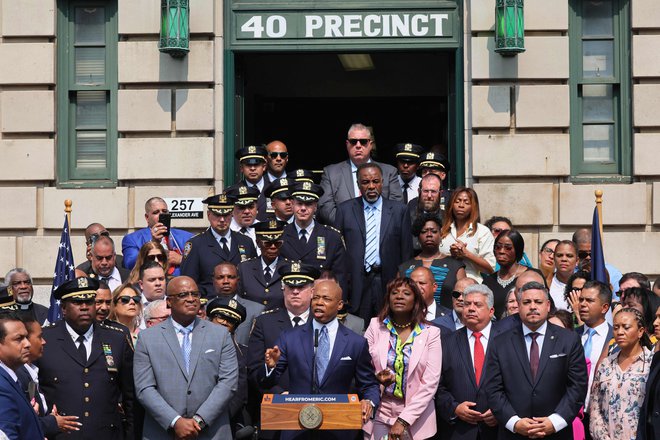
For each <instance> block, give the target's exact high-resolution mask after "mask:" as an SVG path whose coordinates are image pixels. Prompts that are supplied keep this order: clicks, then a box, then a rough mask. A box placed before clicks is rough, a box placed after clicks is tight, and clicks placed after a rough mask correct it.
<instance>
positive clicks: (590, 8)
mask: <svg viewBox="0 0 660 440" xmlns="http://www.w3.org/2000/svg"><path fill="white" fill-rule="evenodd" d="M613 32H614V18H613V13H612V0H590V1H584V2H583V3H582V36H585V37H593V36H613V35H614V33H613Z"/></svg>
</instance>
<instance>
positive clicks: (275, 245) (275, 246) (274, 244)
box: [260, 240, 284, 248]
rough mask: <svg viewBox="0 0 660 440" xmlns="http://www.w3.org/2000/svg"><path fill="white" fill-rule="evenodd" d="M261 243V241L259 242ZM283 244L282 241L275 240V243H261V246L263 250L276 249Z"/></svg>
mask: <svg viewBox="0 0 660 440" xmlns="http://www.w3.org/2000/svg"><path fill="white" fill-rule="evenodd" d="M260 241H261V240H260ZM282 244H284V241H282V240H277V241H261V245H262V246H263V247H265V248H271V247H274V248H278V247H280V246H282Z"/></svg>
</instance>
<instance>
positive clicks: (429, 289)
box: [410, 266, 438, 306]
mask: <svg viewBox="0 0 660 440" xmlns="http://www.w3.org/2000/svg"><path fill="white" fill-rule="evenodd" d="M410 279H411V280H413V281H414V282H415V284H417V288H418V289H419V291H420V292H421V293H422V296H423V297H424V302H425V303H426V305H427V306H430V305H431V303H432V302H433V301H434V300H435V298H434V296H433V295H434V293H435V290H436V289H437V288H438V284H437V283H436V282H435V278H434V277H433V272H431V269H429V268H428V267H424V266H419V267H418V268H416V269H415V270H413V271H412V272H411V273H410Z"/></svg>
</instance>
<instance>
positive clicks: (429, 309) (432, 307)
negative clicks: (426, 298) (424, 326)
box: [426, 301, 438, 321]
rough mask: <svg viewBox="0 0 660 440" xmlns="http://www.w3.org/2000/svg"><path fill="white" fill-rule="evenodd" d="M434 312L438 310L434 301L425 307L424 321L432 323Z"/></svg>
mask: <svg viewBox="0 0 660 440" xmlns="http://www.w3.org/2000/svg"><path fill="white" fill-rule="evenodd" d="M436 310H438V306H437V304H436V303H435V301H431V304H429V305H428V306H427V307H426V320H427V321H433V320H434V319H435V313H436Z"/></svg>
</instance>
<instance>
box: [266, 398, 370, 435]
mask: <svg viewBox="0 0 660 440" xmlns="http://www.w3.org/2000/svg"><path fill="white" fill-rule="evenodd" d="M305 429H316V430H329V429H362V408H361V406H360V400H359V399H358V396H357V394H264V397H263V399H262V401H261V430H262V431H273V430H277V431H281V430H290V431H294V430H305Z"/></svg>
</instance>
